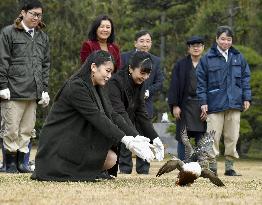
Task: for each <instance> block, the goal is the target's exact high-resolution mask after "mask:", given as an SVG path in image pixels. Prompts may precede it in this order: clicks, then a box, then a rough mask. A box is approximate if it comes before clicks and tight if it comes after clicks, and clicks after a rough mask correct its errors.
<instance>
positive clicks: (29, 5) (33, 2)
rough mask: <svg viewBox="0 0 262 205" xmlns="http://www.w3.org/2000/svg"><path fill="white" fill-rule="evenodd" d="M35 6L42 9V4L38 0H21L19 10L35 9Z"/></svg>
mask: <svg viewBox="0 0 262 205" xmlns="http://www.w3.org/2000/svg"><path fill="white" fill-rule="evenodd" d="M36 8H41V9H42V10H43V5H42V3H41V2H40V1H38V0H28V1H23V4H22V5H21V10H25V11H28V10H31V9H36Z"/></svg>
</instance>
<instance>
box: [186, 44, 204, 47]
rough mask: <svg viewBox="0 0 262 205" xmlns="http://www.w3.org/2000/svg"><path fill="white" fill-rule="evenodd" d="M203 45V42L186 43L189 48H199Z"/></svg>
mask: <svg viewBox="0 0 262 205" xmlns="http://www.w3.org/2000/svg"><path fill="white" fill-rule="evenodd" d="M203 46H204V44H203V43H194V44H189V45H188V47H189V48H201V47H203Z"/></svg>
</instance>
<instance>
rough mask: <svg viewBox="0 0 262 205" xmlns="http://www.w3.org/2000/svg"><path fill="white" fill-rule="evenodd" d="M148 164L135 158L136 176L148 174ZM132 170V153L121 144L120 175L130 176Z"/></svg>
mask: <svg viewBox="0 0 262 205" xmlns="http://www.w3.org/2000/svg"><path fill="white" fill-rule="evenodd" d="M149 168H150V164H149V163H148V162H147V161H144V160H143V159H141V158H139V157H136V172H137V173H138V174H148V173H149ZM132 169H133V162H132V152H130V151H129V150H128V149H127V148H126V146H125V145H124V144H121V149H120V156H119V170H120V172H122V173H126V174H131V172H132Z"/></svg>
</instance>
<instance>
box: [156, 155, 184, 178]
mask: <svg viewBox="0 0 262 205" xmlns="http://www.w3.org/2000/svg"><path fill="white" fill-rule="evenodd" d="M183 164H184V162H182V161H181V160H179V159H172V160H169V161H167V162H166V163H165V164H164V165H163V166H162V167H160V169H159V170H158V172H157V174H156V176H157V177H160V176H161V175H162V174H165V173H169V172H171V171H173V170H175V169H178V170H179V171H181V170H182V166H183Z"/></svg>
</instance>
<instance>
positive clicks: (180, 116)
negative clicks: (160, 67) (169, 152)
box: [168, 36, 206, 161]
mask: <svg viewBox="0 0 262 205" xmlns="http://www.w3.org/2000/svg"><path fill="white" fill-rule="evenodd" d="M186 44H187V48H188V53H189V55H187V56H186V57H184V58H182V59H181V60H179V61H178V62H177V63H176V64H175V66H174V68H173V71H172V77H171V83H170V87H169V92H168V104H169V107H170V111H171V114H172V115H173V116H174V117H175V118H176V139H177V140H178V157H179V158H180V159H181V160H184V161H187V160H189V157H190V150H187V147H185V146H184V145H185V143H187V142H188V143H189V141H187V142H185V141H184V140H185V139H183V137H182V135H183V134H184V135H187V136H188V137H193V138H195V139H196V141H198V139H200V138H201V136H202V135H203V134H204V133H205V132H206V122H205V117H206V116H204V115H203V114H202V113H201V109H200V106H199V102H198V98H197V94H196V87H197V80H196V75H195V69H196V66H197V64H198V62H199V59H200V57H201V54H202V53H203V51H204V39H203V37H201V36H192V37H190V38H189V39H188V40H187V41H186ZM187 139H188V138H187ZM191 154H192V153H191Z"/></svg>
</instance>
